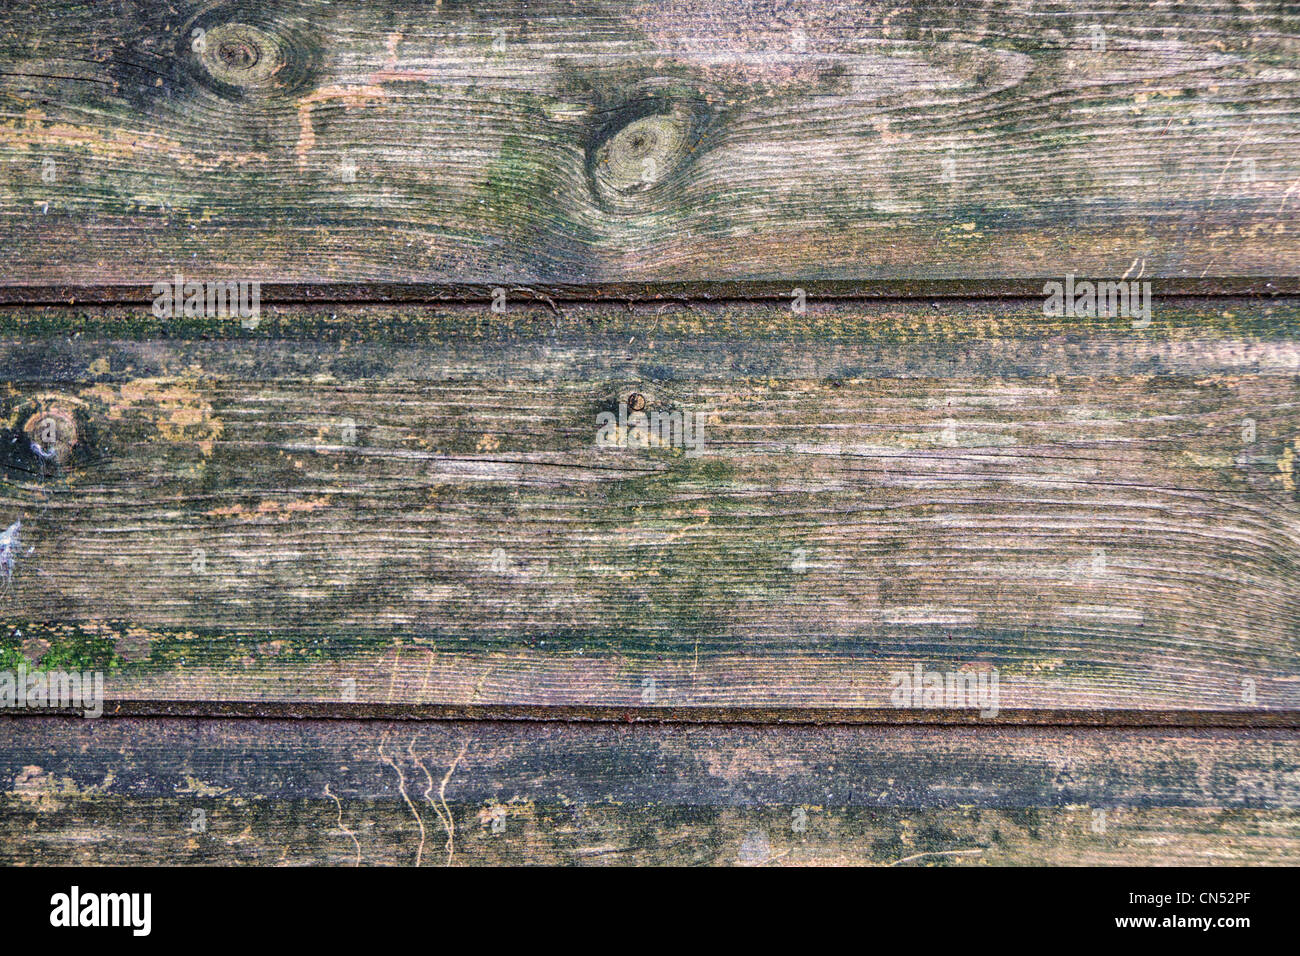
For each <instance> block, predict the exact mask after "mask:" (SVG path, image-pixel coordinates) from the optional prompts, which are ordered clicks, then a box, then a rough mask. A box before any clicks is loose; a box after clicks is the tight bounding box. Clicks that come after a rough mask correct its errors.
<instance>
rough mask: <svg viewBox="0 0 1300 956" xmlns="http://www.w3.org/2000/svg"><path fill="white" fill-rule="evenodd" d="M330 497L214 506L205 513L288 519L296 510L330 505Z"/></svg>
mask: <svg viewBox="0 0 1300 956" xmlns="http://www.w3.org/2000/svg"><path fill="white" fill-rule="evenodd" d="M329 503H330V499H329V498H327V497H325V498H307V499H305V500H303V501H285V502H280V501H260V502H258V503H257V505H256V506H255V507H249V506H246V505H225V506H223V507H221V508H213V509H211V510H210V511H205V512H204V514H206V515H208V516H209V517H213V518H241V519H244V520H251V519H253V518H264V517H268V516H270V515H274V516H275V517H276V519H277V520H278V521H288V520H289V519H290V518H291V517H292V516H293V515H294V514H295V513H296V512H304V511H319V510H320V509H321V508H327V507H329Z"/></svg>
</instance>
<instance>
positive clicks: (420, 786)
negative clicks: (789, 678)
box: [0, 718, 1300, 866]
mask: <svg viewBox="0 0 1300 956" xmlns="http://www.w3.org/2000/svg"><path fill="white" fill-rule="evenodd" d="M13 723H14V721H12V720H9V719H4V720H0V862H3V863H7V864H15V863H17V864H36V863H46V864H49V863H68V862H76V863H97V862H107V861H112V862H115V863H128V862H129V863H137V862H142V863H151V862H166V863H173V864H186V863H232V862H239V863H260V864H285V863H330V864H334V865H340V866H350V865H355V864H358V863H359V864H363V865H375V864H388V865H392V864H400V865H414V864H416V863H417V862H418V863H419V864H420V865H425V866H431V865H446V864H452V865H463V864H481V863H568V864H611V863H622V864H626V863H657V864H702V863H732V864H735V863H740V864H750V865H763V864H768V865H791V864H810V863H869V864H884V865H889V864H894V865H913V866H924V865H957V864H967V865H999V864H1024V863H1037V864H1042V863H1051V864H1063V863H1064V864H1079V863H1116V862H1123V863H1161V864H1169V863H1181V864H1202V865H1204V864H1255V865H1270V864H1289V865H1295V864H1296V863H1297V862H1300V855H1298V854H1297V847H1300V811H1298V810H1297V809H1296V806H1297V802H1298V801H1300V792H1298V791H1297V787H1300V781H1298V780H1297V777H1296V773H1295V769H1294V768H1295V766H1296V760H1297V746H1298V743H1300V740H1298V738H1297V735H1296V734H1295V733H1294V732H1291V731H1258V730H1257V731H1251V732H1241V731H1201V732H1189V731H1167V732H1158V731H1137V730H1106V731H1096V730H1092V731H1089V730H1068V729H1054V730H1046V729H1029V728H1025V729H1003V730H999V729H994V728H981V729H978V730H976V729H956V728H910V729H909V728H862V727H858V728H849V727H838V728H792V727H786V728H756V727H716V726H715V727H707V726H697V727H689V726H676V727H674V726H632V727H619V726H611V725H607V724H606V725H573V724H568V725H565V724H546V723H540V724H539V723H529V722H517V723H504V724H503V723H495V722H491V721H469V722H463V723H459V722H451V723H444V722H427V721H404V722H397V723H387V722H378V721H371V722H360V723H358V722H350V721H324V722H315V721H286V722H274V721H270V722H268V721H212V720H208V721H189V720H111V721H98V722H96V721H82V720H77V719H68V720H59V719H50V718H46V719H28V720H25V721H23V722H22V727H21V730H20V731H19V732H17V733H10V732H7V731H9V729H10V727H11V725H12V724H13Z"/></svg>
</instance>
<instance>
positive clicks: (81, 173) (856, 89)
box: [0, 0, 1300, 287]
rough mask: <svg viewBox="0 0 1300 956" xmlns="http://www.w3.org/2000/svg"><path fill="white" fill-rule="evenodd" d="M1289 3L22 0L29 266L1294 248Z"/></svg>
mask: <svg viewBox="0 0 1300 956" xmlns="http://www.w3.org/2000/svg"><path fill="white" fill-rule="evenodd" d="M1298 52H1300V13H1297V11H1296V8H1295V6H1294V5H1293V4H1288V3H1284V2H1261V3H1253V4H1249V5H1243V4H1238V3H1231V2H1226V0H1204V2H1198V3H1196V4H1176V5H1160V6H1151V5H1149V4H1146V3H1140V2H1126V0H1114V2H1105V3H1097V2H1087V3H1084V2H1042V3H1040V2H1030V0H1015V2H1005V3H998V2H959V3H951V2H948V0H943V2H910V3H902V4H891V5H878V4H870V5H868V4H855V3H842V2H836V0H795V2H784V0H782V2H777V0H757V2H752V3H745V4H736V3H734V2H729V0H707V2H703V3H701V2H698V0H690V2H666V3H665V2H661V0H648V2H626V0H620V2H601V0H583V2H580V3H571V2H561V0H544V2H530V3H521V2H517V0H509V2H500V0H497V2H484V3H474V4H466V3H459V2H456V3H452V2H448V3H443V4H429V3H426V2H416V0H351V2H342V3H324V2H316V0H259V2H257V3H253V2H245V0H229V2H225V3H209V2H202V3H200V2H196V0H182V2H177V3H162V2H158V0H144V2H125V0H116V2H105V0H67V2H61V3H58V4H48V3H37V2H34V0H24V2H10V3H7V4H5V6H4V10H3V11H2V12H0V169H2V170H3V171H4V175H3V177H0V246H2V247H3V248H4V250H5V259H6V268H5V274H4V276H3V280H2V281H3V282H4V283H5V284H6V285H18V286H23V285H53V286H60V287H67V286H76V285H79V284H81V285H101V284H108V285H113V284H120V283H128V284H129V283H145V284H146V285H147V284H148V283H152V282H155V281H159V280H165V279H169V278H170V277H171V276H172V275H173V273H175V272H177V271H180V272H184V273H186V274H189V275H193V276H195V277H200V278H205V279H216V278H227V279H248V280H261V281H265V282H270V281H288V282H317V281H342V282H366V281H378V280H393V281H399V282H401V281H419V282H428V283H433V284H435V285H443V286H448V287H458V286H463V285H466V284H476V283H478V284H482V283H486V284H495V283H500V284H505V285H509V284H524V285H527V284H555V283H562V284H577V285H588V284H599V283H605V282H629V281H644V282H663V281H671V280H679V279H682V278H685V279H688V280H696V281H700V280H742V279H774V280H780V281H781V282H786V281H789V282H790V283H791V284H797V283H799V282H800V281H811V280H816V279H849V280H871V279H887V280H898V279H909V278H911V279H959V280H969V279H988V278H992V279H1001V278H1023V277H1035V276H1039V277H1041V276H1059V275H1064V274H1065V273H1067V272H1070V273H1078V274H1095V275H1105V276H1116V277H1117V276H1119V275H1121V274H1125V273H1132V274H1139V273H1140V274H1142V275H1144V276H1146V277H1148V278H1150V277H1153V276H1154V277H1193V278H1194V277H1200V276H1207V275H1208V276H1211V277H1214V276H1226V277H1239V276H1291V277H1294V276H1295V275H1296V272H1297V270H1296V265H1297V262H1300V230H1298V229H1297V216H1298V215H1300V212H1298V210H1300V192H1298V186H1300V168H1297V165H1296V157H1297V155H1300V123H1298V119H1300V112H1298V108H1300V71H1297V69H1296V63H1297V53H1298Z"/></svg>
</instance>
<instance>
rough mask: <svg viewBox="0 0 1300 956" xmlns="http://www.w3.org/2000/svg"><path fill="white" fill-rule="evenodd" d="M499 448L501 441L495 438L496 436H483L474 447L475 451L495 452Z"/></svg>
mask: <svg viewBox="0 0 1300 956" xmlns="http://www.w3.org/2000/svg"><path fill="white" fill-rule="evenodd" d="M500 447H501V439H499V438H497V436H496V435H484V436H483V437H482V438H480V439H479V440H478V444H476V445H475V446H474V448H475V450H477V451H496V450H497V449H498V448H500Z"/></svg>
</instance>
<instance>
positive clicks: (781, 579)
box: [0, 299, 1300, 720]
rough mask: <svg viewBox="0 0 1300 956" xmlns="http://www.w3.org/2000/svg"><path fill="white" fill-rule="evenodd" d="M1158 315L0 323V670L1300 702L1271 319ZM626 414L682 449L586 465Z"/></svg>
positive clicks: (573, 695) (857, 702)
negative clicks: (973, 678) (931, 676)
mask: <svg viewBox="0 0 1300 956" xmlns="http://www.w3.org/2000/svg"><path fill="white" fill-rule="evenodd" d="M1154 314H1155V318H1154V321H1153V323H1152V325H1151V327H1150V328H1145V329H1134V328H1133V327H1132V323H1131V322H1130V321H1128V320H1119V319H1093V320H1087V319H1075V320H1070V319H1050V318H1045V317H1044V316H1043V315H1042V308H1041V303H1038V302H1015V301H998V302H993V301H986V302H962V303H946V304H942V305H940V304H938V303H933V304H931V303H877V304H839V305H832V304H822V303H813V304H810V305H809V309H808V311H807V313H805V314H797V313H794V312H792V311H791V310H789V309H785V308H780V307H777V306H773V305H759V304H738V303H733V304H727V305H704V304H701V305H674V304H663V305H660V306H658V307H655V308H639V309H633V310H628V309H625V308H621V307H611V306H580V307H572V308H566V309H564V310H563V311H562V314H556V313H554V312H552V311H551V310H550V309H547V308H543V307H516V308H514V309H513V310H512V311H510V312H508V313H507V314H505V315H494V314H492V313H490V312H489V311H488V310H487V309H486V308H483V309H475V308H471V307H456V306H447V307H436V308H435V307H414V306H389V307H378V306H376V307H355V306H354V307H349V308H339V309H335V310H331V309H329V308H328V307H309V306H302V307H293V308H287V307H286V308H279V309H274V308H273V309H270V310H268V312H267V314H266V315H265V316H264V317H263V324H262V325H260V326H259V327H258V328H256V329H252V330H248V329H242V328H241V327H240V326H239V324H238V323H236V322H232V321H230V320H224V321H223V320H215V319H213V320H207V319H195V320H177V321H172V322H163V321H161V320H157V319H155V318H153V317H152V316H151V315H149V314H148V312H147V311H145V310H141V309H130V308H119V309H93V310H89V311H86V310H80V311H79V310H72V309H58V308H44V309H37V308H24V309H7V310H5V311H4V312H3V313H2V314H0V329H3V330H4V332H3V334H0V368H3V369H5V370H6V378H7V382H6V384H4V385H3V386H0V423H3V424H4V426H5V428H6V429H7V430H6V431H5V432H4V433H3V435H0V456H2V457H0V467H3V469H4V479H5V480H4V483H3V485H2V486H0V527H5V526H8V525H9V523H11V522H13V521H16V520H21V522H22V536H23V538H22V540H23V545H22V554H21V555H20V557H19V560H18V562H17V565H16V567H15V570H14V574H13V578H12V581H11V582H10V583H9V585H8V586H7V587H6V588H5V591H4V593H3V595H0V624H3V627H2V628H0V636H2V637H3V641H4V643H3V645H0V646H2V647H3V651H4V653H5V655H6V657H5V660H6V661H8V662H10V664H11V665H16V663H17V662H18V661H20V660H23V659H25V660H26V661H27V663H29V664H35V663H38V662H39V663H40V664H41V665H42V666H45V667H67V666H72V665H78V666H83V667H92V666H93V667H98V668H101V669H104V670H106V671H107V672H108V673H107V691H108V696H109V697H110V698H111V699H113V700H119V701H121V700H127V701H130V700H135V701H150V700H153V701H159V702H163V701H181V702H184V701H197V702H220V701H266V702H309V703H319V704H329V703H337V704H340V705H342V704H344V703H349V704H350V703H352V702H356V703H358V704H367V703H373V704H384V705H387V704H397V705H406V704H427V705H457V706H465V707H472V706H494V705H500V706H514V705H538V706H560V707H563V706H571V707H583V706H586V707H597V708H616V709H627V710H629V711H636V710H639V709H641V708H645V709H648V710H651V711H653V710H654V709H655V708H675V709H686V710H689V709H691V708H714V709H718V708H723V709H725V708H730V707H749V708H758V709H764V708H768V709H774V710H782V711H786V712H811V711H817V712H821V713H823V717H822V718H819V719H824V718H825V715H826V714H829V719H835V717H836V715H839V716H841V717H845V718H851V717H853V715H854V714H859V715H861V714H865V713H870V712H876V711H880V710H885V711H889V710H890V708H891V706H892V701H891V689H892V683H891V681H892V675H894V674H896V673H898V672H900V671H909V670H911V669H912V668H914V667H915V666H917V665H920V666H922V667H923V668H924V669H926V670H931V671H938V672H944V671H964V672H967V673H971V672H974V673H985V674H988V673H990V672H992V671H993V670H996V672H997V673H998V675H999V679H1000V707H1001V710H1002V712H1003V716H1004V717H1005V718H1006V719H1015V715H1016V712H1018V711H1034V710H1042V709H1046V710H1052V709H1067V710H1072V711H1076V712H1092V713H1099V714H1105V713H1106V712H1120V711H1123V712H1138V713H1142V712H1145V713H1149V714H1151V715H1153V716H1154V715H1156V714H1158V713H1160V712H1165V711H1186V712H1204V713H1210V712H1225V711H1243V710H1244V711H1248V712H1252V713H1256V714H1259V715H1261V717H1264V716H1266V715H1268V714H1270V713H1273V714H1276V713H1294V712H1295V711H1296V709H1297V707H1298V706H1300V681H1298V680H1297V676H1298V671H1297V637H1300V617H1298V616H1297V602H1296V597H1297V592H1296V584H1295V581H1296V568H1297V561H1298V560H1300V552H1298V551H1297V538H1298V532H1300V498H1298V497H1297V491H1296V484H1295V481H1296V450H1297V448H1296V445H1297V438H1298V436H1300V404H1297V402H1298V400H1300V379H1297V373H1298V372H1300V345H1297V344H1296V342H1297V339H1296V334H1297V324H1298V323H1300V303H1297V302H1296V301H1295V300H1290V299H1279V300H1232V299H1216V300H1168V301H1161V302H1159V303H1157V305H1156V308H1155V313H1154ZM632 395H639V396H642V398H643V399H644V400H645V401H646V403H647V409H648V410H651V411H653V410H663V411H682V412H685V411H695V412H699V413H700V414H702V415H704V416H706V418H705V421H706V425H705V433H704V443H703V445H702V446H701V449H700V451H701V453H700V454H699V455H698V456H692V455H689V454H686V453H685V452H684V450H683V448H681V447H674V446H672V445H671V444H669V445H664V444H663V443H651V444H649V445H648V447H644V448H642V447H635V444H634V445H633V446H632V447H598V446H597V441H596V440H597V437H598V430H597V416H598V415H599V414H600V413H601V412H602V411H607V410H610V409H615V408H617V405H618V403H619V402H620V401H624V402H626V400H627V399H628V398H629V397H630V396H632ZM42 427H52V428H53V429H54V431H53V432H52V434H53V438H54V440H53V442H52V443H49V444H48V445H47V446H42V445H40V443H39V442H38V441H35V438H36V437H37V432H38V431H39V430H40V428H42ZM66 429H71V431H65V430H66ZM74 434H75V442H74V441H73V438H72V436H73V435H74ZM34 442H35V444H34ZM947 709H949V708H946V707H945V708H936V709H935V710H934V711H929V710H927V711H926V713H928V714H930V715H934V714H936V713H937V714H939V715H942V713H943V711H944V710H947ZM892 713H893V714H894V715H895V716H896V717H897V719H900V720H904V719H913V718H914V717H916V716H917V715H916V714H914V713H910V712H899V711H892Z"/></svg>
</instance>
